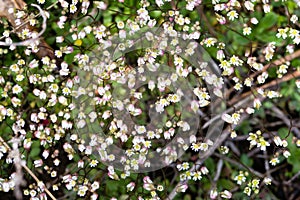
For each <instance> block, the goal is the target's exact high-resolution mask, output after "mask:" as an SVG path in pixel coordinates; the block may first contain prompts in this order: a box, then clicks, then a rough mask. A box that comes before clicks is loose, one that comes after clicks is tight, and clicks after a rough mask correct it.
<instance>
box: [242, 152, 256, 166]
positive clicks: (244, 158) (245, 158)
mask: <svg viewBox="0 0 300 200" xmlns="http://www.w3.org/2000/svg"><path fill="white" fill-rule="evenodd" d="M241 162H242V163H243V164H244V165H246V166H248V167H251V166H252V165H253V160H252V159H250V158H249V157H248V156H247V154H242V156H241Z"/></svg>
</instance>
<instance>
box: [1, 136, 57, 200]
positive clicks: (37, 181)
mask: <svg viewBox="0 0 300 200" xmlns="http://www.w3.org/2000/svg"><path fill="white" fill-rule="evenodd" d="M0 143H1V144H2V145H3V146H5V148H6V149H7V151H9V152H10V151H12V149H11V147H10V146H9V145H8V144H7V143H6V142H5V141H4V139H3V138H2V137H1V136H0ZM22 167H23V168H24V169H25V170H26V171H27V172H28V173H29V174H30V176H31V177H32V178H33V179H34V180H35V181H36V183H37V185H38V186H39V187H41V186H42V187H43V188H42V189H44V190H45V192H46V193H47V194H48V195H49V196H50V198H51V199H52V200H56V198H55V197H54V196H53V194H52V193H51V192H50V191H49V190H48V189H47V188H46V186H45V184H44V183H43V182H42V181H40V180H39V179H38V177H36V175H35V174H34V173H33V172H32V171H31V170H30V169H29V168H28V167H27V166H26V164H24V163H22Z"/></svg>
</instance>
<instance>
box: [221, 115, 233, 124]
mask: <svg viewBox="0 0 300 200" xmlns="http://www.w3.org/2000/svg"><path fill="white" fill-rule="evenodd" d="M222 120H224V121H225V122H227V123H229V124H232V123H233V119H232V117H231V115H229V114H227V113H225V114H223V115H222Z"/></svg>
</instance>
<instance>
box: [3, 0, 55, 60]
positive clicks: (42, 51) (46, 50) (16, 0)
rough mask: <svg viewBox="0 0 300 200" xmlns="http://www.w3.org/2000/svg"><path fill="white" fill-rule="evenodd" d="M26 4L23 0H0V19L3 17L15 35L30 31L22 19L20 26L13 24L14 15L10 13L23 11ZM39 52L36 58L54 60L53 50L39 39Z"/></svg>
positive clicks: (29, 27)
mask: <svg viewBox="0 0 300 200" xmlns="http://www.w3.org/2000/svg"><path fill="white" fill-rule="evenodd" d="M26 6H27V4H26V3H25V2H24V1H23V0H0V17H5V18H6V19H7V20H8V21H9V23H10V24H11V26H12V27H13V28H14V29H15V32H16V33H20V32H22V30H23V29H25V28H28V29H29V30H32V29H33V27H31V26H30V25H29V24H28V22H25V21H24V19H23V21H21V24H22V26H17V25H16V23H15V20H16V17H15V15H14V13H10V10H11V9H13V10H23V9H24V8H25V7H26ZM38 48H39V51H38V52H37V53H36V55H37V57H38V58H42V57H45V56H48V57H49V58H50V59H54V58H55V54H54V50H53V48H51V47H50V46H49V45H48V44H47V43H46V42H45V40H43V39H40V42H39V45H38Z"/></svg>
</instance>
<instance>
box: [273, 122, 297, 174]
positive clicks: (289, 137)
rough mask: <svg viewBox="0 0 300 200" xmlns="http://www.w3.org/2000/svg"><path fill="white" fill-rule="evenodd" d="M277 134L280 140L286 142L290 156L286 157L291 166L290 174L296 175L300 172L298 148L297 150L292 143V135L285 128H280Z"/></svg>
mask: <svg viewBox="0 0 300 200" xmlns="http://www.w3.org/2000/svg"><path fill="white" fill-rule="evenodd" d="M278 134H279V135H280V137H281V138H286V140H287V142H288V146H287V148H288V150H289V151H290V153H291V155H290V157H288V159H287V162H288V163H289V164H290V165H291V166H292V172H293V173H297V172H299V171H300V159H299V158H300V148H298V147H297V146H296V145H295V143H293V142H292V140H293V134H292V133H289V131H288V129H287V128H281V129H279V130H278Z"/></svg>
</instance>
